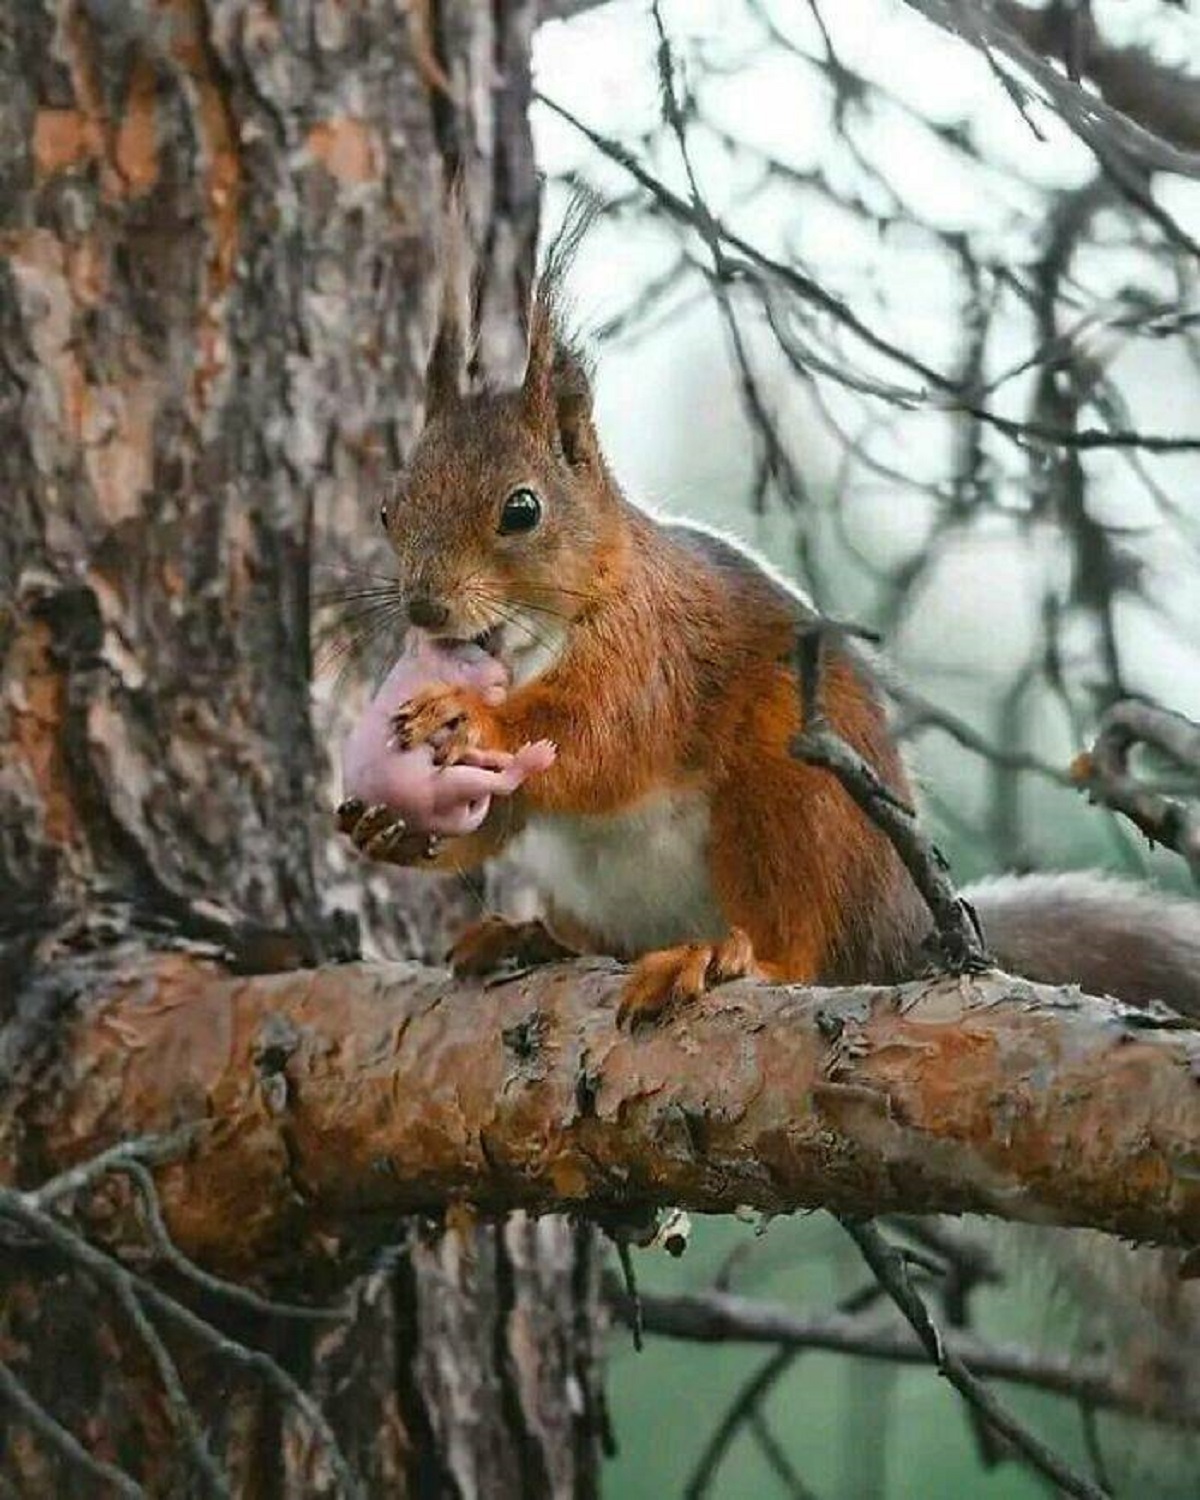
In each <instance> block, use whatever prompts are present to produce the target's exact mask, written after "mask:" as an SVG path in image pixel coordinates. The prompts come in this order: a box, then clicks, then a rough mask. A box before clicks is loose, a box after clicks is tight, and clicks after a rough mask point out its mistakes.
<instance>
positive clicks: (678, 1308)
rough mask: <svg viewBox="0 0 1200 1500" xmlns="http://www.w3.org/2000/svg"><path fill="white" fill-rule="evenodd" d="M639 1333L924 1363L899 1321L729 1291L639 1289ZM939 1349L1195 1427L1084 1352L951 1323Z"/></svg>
mask: <svg viewBox="0 0 1200 1500" xmlns="http://www.w3.org/2000/svg"><path fill="white" fill-rule="evenodd" d="M604 1294H605V1297H606V1299H607V1301H608V1302H609V1305H610V1306H611V1308H612V1310H613V1313H614V1315H615V1316H616V1317H618V1318H620V1320H621V1321H622V1322H623V1323H627V1322H628V1320H629V1318H630V1317H631V1316H632V1313H631V1309H630V1307H629V1304H628V1302H627V1300H626V1299H625V1297H624V1295H623V1293H622V1290H621V1286H620V1283H619V1282H618V1281H617V1279H616V1277H609V1278H607V1279H606V1280H605V1282H604ZM642 1312H643V1317H644V1319H645V1327H646V1332H647V1333H648V1334H656V1335H659V1336H660V1337H664V1338H674V1339H682V1340H685V1341H686V1342H689V1343H703V1344H717V1343H746V1344H771V1345H776V1346H787V1347H788V1348H793V1349H801V1350H804V1349H820V1350H825V1351H827V1352H829V1353H833V1354H849V1355H854V1356H857V1357H859V1358H862V1359H875V1360H885V1361H888V1362H890V1363H895V1364H905V1365H923V1364H925V1363H927V1360H928V1355H927V1353H926V1350H925V1347H924V1345H922V1344H921V1343H920V1342H919V1341H918V1340H917V1338H916V1337H915V1336H914V1335H913V1334H912V1333H911V1332H909V1330H908V1329H906V1328H904V1327H896V1326H892V1327H888V1326H881V1325H879V1324H876V1323H867V1322H866V1321H865V1320H864V1319H861V1318H858V1317H852V1316H847V1315H845V1314H839V1313H823V1314H819V1315H813V1316H806V1315H804V1314H800V1313H797V1312H794V1311H793V1310H792V1309H791V1308H790V1307H785V1306H783V1305H781V1304H779V1303H772V1302H763V1301H759V1300H757V1299H756V1298H753V1297H742V1296H737V1295H735V1294H733V1293H730V1292H711V1291H710V1292H697V1293H689V1294H676V1295H669V1294H664V1293H658V1292H644V1293H643V1294H642ZM942 1337H943V1343H944V1345H945V1347H946V1348H947V1349H948V1350H950V1351H952V1352H953V1353H954V1354H955V1355H956V1356H957V1357H958V1358H960V1359H961V1360H962V1361H963V1363H965V1364H966V1365H967V1366H968V1368H969V1369H971V1370H973V1371H974V1372H975V1374H976V1375H979V1376H982V1377H990V1378H992V1379H995V1380H1004V1381H1007V1382H1010V1383H1012V1384H1014V1385H1020V1386H1027V1387H1029V1388H1030V1389H1033V1390H1040V1391H1045V1392H1047V1393H1048V1394H1051V1395H1056V1396H1062V1397H1065V1398H1066V1399H1068V1400H1081V1399H1082V1400H1086V1401H1090V1402H1091V1403H1092V1404H1093V1405H1094V1406H1095V1407H1096V1409H1097V1410H1098V1411H1113V1412H1122V1413H1125V1414H1128V1415H1131V1416H1141V1417H1146V1418H1150V1419H1153V1420H1155V1421H1159V1422H1162V1423H1164V1424H1166V1425H1169V1426H1173V1427H1182V1428H1187V1429H1195V1428H1200V1411H1197V1410H1195V1409H1193V1408H1191V1407H1187V1406H1183V1407H1180V1406H1174V1405H1168V1404H1165V1398H1164V1396H1163V1394H1162V1393H1161V1392H1158V1393H1156V1394H1155V1397H1154V1404H1150V1405H1148V1404H1147V1393H1146V1391H1145V1390H1143V1389H1142V1388H1141V1387H1140V1386H1139V1385H1138V1383H1137V1381H1136V1379H1134V1378H1133V1377H1132V1376H1130V1375H1128V1374H1126V1373H1125V1372H1123V1371H1121V1370H1115V1369H1109V1368H1108V1367H1107V1366H1106V1365H1105V1364H1104V1363H1102V1362H1101V1361H1099V1360H1097V1359H1095V1358H1092V1357H1089V1356H1083V1355H1080V1356H1077V1357H1072V1358H1066V1357H1064V1356H1061V1355H1055V1354H1048V1353H1044V1352H1042V1351H1040V1350H1033V1349H1026V1348H1021V1347H1019V1346H1016V1345H1010V1344H993V1343H989V1342H986V1341H984V1340H982V1339H980V1338H978V1337H977V1336H975V1335H974V1334H970V1333H967V1332H964V1331H961V1330H958V1329H951V1330H949V1331H947V1332H945V1333H944V1334H943V1336H942Z"/></svg>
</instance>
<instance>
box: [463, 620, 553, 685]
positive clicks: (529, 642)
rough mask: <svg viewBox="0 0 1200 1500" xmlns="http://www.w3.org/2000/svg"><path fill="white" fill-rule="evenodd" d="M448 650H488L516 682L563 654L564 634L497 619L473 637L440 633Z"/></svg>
mask: <svg viewBox="0 0 1200 1500" xmlns="http://www.w3.org/2000/svg"><path fill="white" fill-rule="evenodd" d="M438 641H439V643H440V644H441V645H442V646H443V647H445V648H446V649H448V650H454V649H455V648H456V647H458V648H461V647H463V646H474V647H476V648H477V649H478V650H481V651H486V652H487V654H488V655H489V656H490V657H492V659H493V660H495V661H498V662H499V663H500V664H501V666H503V667H504V668H505V670H506V671H507V672H508V673H509V674H510V676H511V678H512V681H513V682H514V683H521V682H527V681H529V680H530V678H533V677H536V676H538V675H539V673H541V672H544V671H545V670H546V669H547V668H548V667H550V666H552V665H553V664H554V662H556V661H557V660H558V658H559V656H560V655H561V653H562V651H563V649H564V644H565V637H564V633H563V632H562V631H559V630H553V629H550V628H549V627H547V626H540V627H539V628H536V629H535V628H533V627H525V626H523V625H522V624H521V622H520V621H519V620H517V619H514V620H512V621H503V620H502V621H497V622H496V623H495V624H494V625H489V626H488V627H487V629H486V630H481V631H480V632H479V634H478V635H472V636H461V635H460V636H439V637H438Z"/></svg>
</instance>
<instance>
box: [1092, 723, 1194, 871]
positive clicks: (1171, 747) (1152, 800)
mask: <svg viewBox="0 0 1200 1500" xmlns="http://www.w3.org/2000/svg"><path fill="white" fill-rule="evenodd" d="M1139 744H1142V745H1147V746H1150V747H1152V748H1153V749H1155V750H1157V751H1158V752H1159V753H1160V754H1161V755H1164V756H1166V757H1167V758H1168V759H1169V760H1171V761H1173V762H1174V763H1175V764H1176V765H1177V766H1179V767H1180V768H1181V769H1182V770H1184V771H1185V772H1187V773H1188V774H1189V776H1193V777H1195V778H1196V782H1195V788H1196V792H1197V794H1200V724H1195V723H1193V722H1192V720H1190V719H1186V718H1184V717H1183V715H1182V714H1175V713H1170V712H1169V711H1168V710H1166V709H1161V708H1155V707H1154V706H1153V705H1152V704H1149V703H1139V702H1136V701H1134V700H1132V699H1128V700H1126V701H1124V702H1121V703H1114V704H1113V705H1112V707H1111V708H1109V709H1107V710H1106V711H1105V713H1104V714H1103V715H1102V717H1101V720H1100V732H1099V733H1098V734H1097V736H1096V740H1095V743H1094V745H1093V746H1092V749H1091V750H1090V751H1086V752H1084V753H1083V754H1082V755H1079V756H1077V757H1076V759H1075V761H1074V763H1073V764H1072V766H1071V777H1072V780H1073V781H1074V782H1075V783H1076V785H1077V786H1079V787H1080V788H1081V789H1082V790H1084V791H1086V792H1087V793H1088V794H1089V796H1091V797H1092V799H1093V800H1094V801H1097V802H1102V803H1104V805H1105V806H1106V807H1111V808H1113V809H1114V811H1116V812H1119V813H1123V814H1124V815H1125V817H1127V818H1128V819H1129V820H1130V822H1131V823H1133V824H1135V825H1136V826H1137V827H1138V828H1140V829H1141V831H1142V832H1143V833H1144V834H1145V835H1146V837H1147V838H1148V839H1149V840H1150V841H1151V843H1155V844H1162V845H1163V846H1164V847H1165V848H1168V849H1174V850H1175V852H1176V853H1177V854H1180V855H1182V857H1183V858H1184V859H1185V860H1186V861H1187V863H1188V866H1189V868H1190V869H1191V872H1192V874H1193V876H1195V878H1196V879H1197V880H1198V881H1200V813H1197V812H1196V811H1195V810H1193V809H1191V808H1189V807H1188V806H1187V805H1186V804H1185V803H1183V802H1180V801H1177V800H1175V799H1174V798H1171V797H1166V796H1163V795H1162V794H1161V793H1160V792H1157V791H1154V790H1153V789H1151V788H1149V787H1146V786H1144V785H1142V784H1141V783H1139V782H1138V780H1137V778H1136V777H1135V776H1134V775H1133V774H1132V773H1131V771H1130V767H1129V758H1130V755H1131V754H1132V752H1133V750H1134V748H1135V747H1136V746H1137V745H1139Z"/></svg>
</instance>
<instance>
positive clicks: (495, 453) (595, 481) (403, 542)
mask: <svg viewBox="0 0 1200 1500" xmlns="http://www.w3.org/2000/svg"><path fill="white" fill-rule="evenodd" d="M589 217H590V214H589V213H588V211H587V210H586V209H582V208H580V207H578V206H577V207H576V209H575V210H574V213H573V215H572V216H569V217H568V221H567V224H566V226H565V227H564V230H563V232H562V233H561V234H560V235H559V237H558V239H557V240H556V242H555V244H554V246H553V247H552V248H551V250H550V252H549V254H548V255H547V257H546V262H545V265H544V267H543V270H542V273H541V275H540V277H539V278H538V281H537V283H536V286H535V288H534V291H533V296H532V299H531V305H530V313H529V352H528V359H527V362H526V368H525V375H524V378H523V379H522V382H521V384H520V386H519V387H517V388H516V389H515V390H502V391H482V392H475V393H471V394H465V393H464V387H465V386H466V383H467V370H468V364H469V352H470V348H471V339H470V333H469V331H470V327H471V323H470V313H469V310H468V300H469V299H468V298H467V296H466V295H465V294H464V288H463V286H462V282H463V280H464V278H463V277H462V276H461V274H460V268H459V265H458V264H457V263H456V262H457V261H458V260H459V259H460V257H457V256H456V255H455V254H454V253H453V250H452V251H451V253H450V255H449V256H448V260H449V265H448V267H447V275H446V281H445V287H446V292H445V294H444V295H443V299H442V311H441V317H440V322H439V327H438V332H437V336H436V339H435V342H434V347H433V353H432V355H431V357H430V362H429V370H428V383H427V398H426V419H425V427H424V430H423V431H422V433H421V435H420V437H419V439H418V441H417V444H416V447H415V449H414V451H413V453H412V455H411V457H410V459H409V461H408V463H407V464H406V465H405V467H404V469H403V471H402V472H401V473H400V474H399V475H398V476H397V477H396V479H395V480H394V482H393V483H392V485H391V487H390V489H389V492H388V494H387V496H386V497H385V499H384V500H383V503H382V506H381V511H380V518H381V520H382V522H383V525H384V527H385V529H386V531H387V533H388V536H389V538H390V540H391V542H392V545H393V547H394V549H395V553H396V559H397V563H398V567H399V583H400V587H401V589H402V591H403V594H404V598H405V604H406V609H407V613H408V618H409V619H410V620H411V621H412V623H413V624H414V625H417V626H419V627H420V628H422V629H424V630H427V631H429V632H430V633H432V634H433V635H436V636H439V637H443V638H446V639H455V640H476V641H478V642H479V643H480V644H482V645H484V646H485V647H486V648H487V649H488V650H490V651H492V652H493V653H494V654H495V655H497V656H499V657H501V658H502V659H503V660H504V661H505V664H506V665H507V666H508V667H509V668H510V670H511V671H512V674H513V677H514V680H516V681H526V680H528V679H529V678H530V677H533V676H536V675H538V673H540V672H541V671H543V670H545V669H546V668H547V667H548V666H549V665H550V664H551V663H552V662H553V661H554V660H555V659H557V657H558V656H559V654H560V653H561V651H562V649H563V648H564V646H565V644H566V642H567V640H568V638H569V635H570V632H571V630H572V628H573V627H574V626H575V625H576V624H577V623H578V622H579V621H580V620H581V619H582V618H584V617H585V616H587V615H588V614H589V612H590V611H591V610H593V609H594V608H595V606H596V605H597V604H598V603H599V602H600V601H601V599H602V598H603V597H604V595H605V593H607V592H609V591H610V590H611V589H612V588H614V587H615V586H616V584H617V582H618V574H619V558H618V553H619V550H620V549H619V547H618V545H617V542H616V539H617V537H618V535H619V532H620V528H619V526H618V524H617V514H618V506H619V503H620V502H619V499H618V496H617V492H616V489H615V486H614V484H613V481H612V479H611V478H610V476H609V474H608V472H607V470H606V468H605V464H604V460H603V457H602V455H601V452H600V446H599V443H598V441H597V438H596V432H595V428H594V426H593V422H592V393H591V382H590V378H589V370H588V366H587V362H586V360H585V359H584V357H583V356H582V354H581V353H580V352H579V350H578V349H577V348H576V347H575V345H574V344H573V343H572V342H571V340H570V339H569V338H568V337H567V335H566V333H565V331H564V327H563V322H562V319H561V316H560V288H561V285H562V277H563V273H564V271H565V268H566V265H567V263H568V261H569V259H570V256H571V253H572V252H573V250H574V248H575V245H576V244H577V243H578V239H579V237H580V236H581V234H582V233H583V230H584V228H585V227H586V222H587V219H588V218H589Z"/></svg>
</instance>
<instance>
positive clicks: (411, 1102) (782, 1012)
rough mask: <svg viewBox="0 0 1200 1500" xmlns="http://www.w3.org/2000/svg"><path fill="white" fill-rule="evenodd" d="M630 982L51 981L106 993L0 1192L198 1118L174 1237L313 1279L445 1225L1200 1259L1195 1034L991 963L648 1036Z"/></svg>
mask: <svg viewBox="0 0 1200 1500" xmlns="http://www.w3.org/2000/svg"><path fill="white" fill-rule="evenodd" d="M621 982H622V975H621V974H620V973H619V972H616V971H614V967H613V966H612V965H609V964H605V963H601V964H590V965H589V964H582V963H581V964H576V965H570V966H558V967H555V968H552V969H543V970H538V971H534V972H532V973H527V974H525V975H524V976H522V977H519V978H515V979H513V980H511V981H509V982H506V983H492V984H490V985H487V986H484V987H469V986H460V985H455V984H454V983H452V982H451V981H450V980H449V979H448V978H447V976H446V975H445V974H444V973H442V972H441V971H437V970H430V969H424V968H420V967H416V966H411V965H399V966H398V965H344V966H339V967H326V968H324V969H321V970H314V971H309V972H305V973H297V974H289V975H280V976H260V977H255V978H248V979H230V978H228V977H225V976H223V975H222V974H220V973H219V972H215V971H214V970H213V969H212V968H211V967H210V966H208V965H205V964H204V963H201V962H198V961H197V960H195V959H194V958H192V957H190V956H187V955H184V954H171V955H164V956H162V957H160V958H158V959H157V960H155V961H153V962H150V963H147V962H145V961H138V962H134V963H130V964H128V965H123V966H119V967H117V968H116V969H112V970H110V972H109V973H108V974H107V975H102V974H100V973H98V972H96V970H95V969H94V968H93V967H92V966H90V965H89V966H86V967H84V968H79V969H76V970H75V972H73V973H71V974H70V978H69V979H68V978H66V977H65V976H64V975H63V974H61V973H60V974H59V975H58V976H57V978H56V981H55V983H56V985H57V986H58V987H59V989H60V990H61V989H62V988H63V987H64V986H69V988H70V989H72V990H74V991H80V990H82V991H84V992H85V993H87V994H88V995H89V996H91V997H93V998H92V999H91V1000H90V1001H89V1003H88V1005H87V1007H86V1009H85V1010H84V1011H83V1012H82V1013H81V1014H80V1015H79V1016H78V1018H77V1019H76V1020H75V1022H74V1024H68V1025H65V1026H64V1027H63V1028H61V1030H60V1034H59V1043H58V1045H57V1046H56V1048H55V1049H54V1054H53V1078H54V1083H53V1087H52V1089H51V1090H50V1091H49V1093H48V1094H47V1095H46V1097H42V1093H43V1091H40V1090H39V1089H38V1087H37V1086H36V1084H33V1085H31V1086H30V1087H29V1088H28V1089H22V1090H18V1091H14V1093H13V1095H12V1097H11V1098H10V1101H9V1105H8V1107H7V1110H6V1111H5V1114H4V1115H3V1116H0V1143H2V1144H3V1147H4V1150H3V1153H2V1154H0V1170H3V1171H4V1172H5V1174H6V1175H8V1176H9V1178H10V1180H11V1179H12V1178H13V1177H16V1178H17V1179H18V1180H20V1179H22V1178H25V1179H28V1180H40V1179H41V1178H42V1177H44V1176H45V1175H47V1174H48V1173H51V1172H53V1171H58V1170H62V1169H63V1168H65V1167H66V1166H68V1165H70V1164H72V1163H74V1162H76V1161H78V1160H81V1159H85V1158H87V1157H89V1156H90V1155H92V1154H93V1153H95V1152H96V1151H98V1150H100V1149H102V1148H103V1147H106V1146H108V1145H110V1144H111V1143H112V1140H113V1138H114V1132H115V1131H117V1130H118V1129H119V1130H121V1131H129V1130H134V1131H136V1132H137V1133H139V1134H141V1133H151V1132H161V1131H166V1130H168V1129H170V1128H171V1127H172V1126H174V1125H177V1124H179V1123H180V1121H181V1120H185V1121H198V1122H201V1123H202V1131H201V1134H200V1135H199V1137H198V1138H197V1140H196V1142H195V1145H194V1146H193V1148H192V1151H191V1153H190V1155H189V1157H188V1159H187V1160H186V1161H182V1162H180V1163H179V1164H177V1165H173V1166H169V1167H165V1168H163V1169H161V1171H160V1174H159V1178H160V1189H161V1194H162V1200H163V1204H164V1208H165V1211H166V1213H167V1216H168V1220H169V1222H170V1224H171V1225H172V1227H173V1230H174V1233H175V1236H176V1238H177V1240H178V1242H179V1244H180V1245H181V1246H182V1247H183V1248H184V1249H185V1250H187V1251H188V1252H190V1253H191V1254H193V1255H195V1256H197V1257H199V1258H200V1259H202V1260H203V1261H204V1262H206V1263H209V1264H214V1265H217V1266H221V1267H225V1268H227V1269H231V1270H233V1271H235V1272H240V1273H243V1274H244V1273H246V1272H252V1271H257V1272H260V1273H262V1272H267V1273H270V1272H271V1271H272V1270H286V1271H288V1272H289V1273H291V1274H292V1275H296V1274H297V1273H298V1271H300V1270H301V1269H305V1270H306V1271H307V1274H308V1276H309V1280H310V1282H313V1281H315V1280H318V1279H319V1278H320V1274H321V1270H320V1268H321V1266H322V1264H324V1263H328V1262H330V1261H331V1260H332V1261H333V1262H334V1263H336V1262H337V1261H338V1260H339V1259H341V1258H343V1257H345V1256H347V1255H349V1254H352V1253H353V1252H354V1251H355V1250H356V1249H357V1248H358V1247H359V1246H360V1245H361V1242H362V1241H363V1240H364V1239H366V1240H367V1241H369V1240H370V1239H371V1238H372V1237H374V1236H377V1235H378V1232H379V1225H380V1224H381V1223H383V1224H387V1223H388V1222H390V1221H391V1220H392V1219H393V1218H394V1217H395V1216H396V1215H399V1214H405V1213H412V1212H430V1213H435V1212H441V1211H443V1210H445V1209H447V1208H448V1207H451V1206H453V1205H455V1204H469V1205H471V1206H472V1207H474V1208H478V1209H481V1210H483V1211H485V1212H491V1213H497V1212H504V1211H506V1210H511V1209H514V1208H522V1209H527V1210H533V1211H536V1212H546V1211H555V1210H561V1209H565V1208H573V1207H586V1208H588V1209H590V1210H604V1211H611V1210H613V1209H620V1210H629V1209H633V1208H643V1207H646V1206H664V1205H672V1204H674V1205H678V1206H681V1207H685V1208H692V1209H699V1210H703V1211H708V1212H726V1213H728V1212H732V1211H733V1210H735V1209H737V1208H738V1207H739V1206H741V1205H749V1206H752V1207H754V1208H757V1209H759V1210H761V1211H763V1212H765V1213H780V1212H787V1211H790V1210H793V1209H798V1208H812V1207H816V1206H822V1207H827V1208H832V1209H834V1210H836V1211H837V1212H839V1213H841V1214H844V1215H850V1216H853V1217H867V1216H870V1215H872V1214H877V1213H886V1212H893V1211H902V1212H905V1213H909V1214H927V1213H956V1212H966V1211H975V1212H983V1213H992V1214H998V1215H1001V1216H1003V1217H1006V1218H1011V1219H1022V1220H1033V1221H1037V1222H1046V1223H1064V1224H1078V1225H1088V1226H1092V1227H1094V1228H1098V1229H1103V1230H1108V1231H1110V1232H1113V1233H1116V1234H1120V1235H1124V1236H1127V1237H1129V1238H1132V1239H1139V1240H1152V1241H1157V1242H1159V1243H1164V1244H1176V1245H1184V1246H1192V1245H1195V1244H1197V1243H1200V1181H1198V1180H1197V1175H1196V1171H1195V1164H1196V1162H1197V1161H1198V1160H1200V1033H1197V1032H1195V1031H1189V1030H1184V1029H1180V1028H1179V1027H1178V1026H1177V1025H1175V1024H1166V1023H1163V1024H1160V1025H1155V1024H1154V1022H1153V1020H1152V1019H1151V1018H1149V1017H1147V1016H1146V1014H1145V1013H1144V1012H1136V1011H1133V1010H1130V1009H1129V1008H1127V1007H1122V1006H1120V1005H1118V1004H1117V1003H1116V1002H1113V1001H1104V1000H1100V999H1094V998H1089V997H1086V996H1082V995H1080V994H1079V993H1078V992H1077V991H1061V990H1055V989H1049V988H1046V987H1040V986H1034V985H1031V984H1028V983H1027V982H1025V981H1023V980H1018V979H1013V978H1011V977H1009V976H1007V975H1003V974H999V973H996V972H990V973H987V974H982V975H979V976H973V977H971V978H960V979H955V978H946V979H942V980H938V981H929V982H923V983H918V984H913V985H908V986H903V987H900V988H898V989H870V988H844V989H836V990H812V991H808V990H802V989H794V990H786V989H772V988H769V987H766V986H761V985H747V984H741V985H736V986H734V985H731V986H727V987H724V988H723V989H721V990H720V991H719V992H717V993H716V994H714V995H713V996H710V997H709V998H708V999H706V1000H705V1001H704V1002H703V1003H702V1004H700V1005H698V1006H697V1007H695V1008H694V1009H690V1010H689V1011H688V1012H687V1013H686V1014H684V1015H681V1016H679V1017H677V1018H676V1019H674V1020H673V1021H671V1022H669V1023H667V1024H665V1025H663V1026H662V1027H660V1028H656V1029H653V1030H650V1031H643V1032H641V1033H639V1034H637V1035H634V1036H630V1035H629V1034H628V1033H627V1032H625V1031H623V1030H620V1029H619V1028H618V1027H617V1025H616V1023H615V1019H614V1017H615V1010H616V999H617V993H618V990H619V987H620V984H621ZM113 1038H119V1039H120V1045H119V1046H114V1045H113V1040H112V1039H113Z"/></svg>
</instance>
